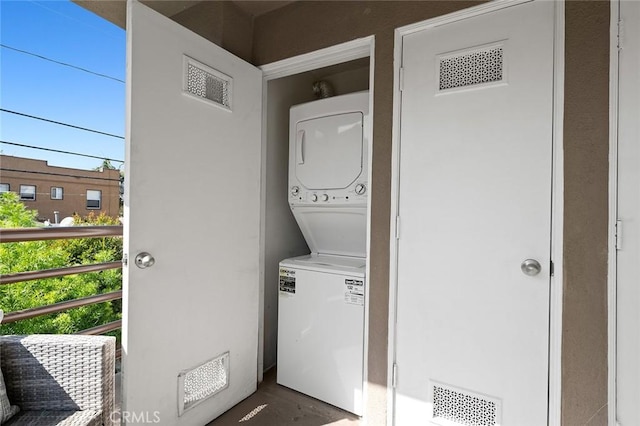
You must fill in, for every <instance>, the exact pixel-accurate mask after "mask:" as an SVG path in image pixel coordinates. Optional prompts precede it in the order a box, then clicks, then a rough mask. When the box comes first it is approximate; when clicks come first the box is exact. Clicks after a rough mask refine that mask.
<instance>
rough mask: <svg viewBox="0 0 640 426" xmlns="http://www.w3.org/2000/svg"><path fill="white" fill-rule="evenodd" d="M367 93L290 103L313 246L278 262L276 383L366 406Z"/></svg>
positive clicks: (301, 219)
mask: <svg viewBox="0 0 640 426" xmlns="http://www.w3.org/2000/svg"><path fill="white" fill-rule="evenodd" d="M368 104H369V94H368V92H358V93H352V94H348V95H342V96H335V97H331V98H326V99H322V100H318V101H314V102H309V103H306V104H302V105H297V106H293V107H292V108H291V110H290V122H289V126H290V130H289V206H290V207H291V211H292V212H293V215H294V217H295V219H296V221H297V223H298V226H299V227H300V230H301V231H302V234H303V236H304V238H305V240H306V242H307V244H308V245H309V249H310V250H311V253H310V254H308V255H305V256H299V257H294V258H291V259H286V260H283V261H282V262H280V273H279V276H280V283H279V298H278V303H279V305H278V372H277V382H278V383H279V384H281V385H284V386H287V387H289V388H292V389H295V390H297V391H299V392H302V393H305V394H307V395H309V396H312V397H314V398H317V399H319V400H322V401H325V402H327V403H329V404H332V405H335V406H337V407H339V408H342V409H344V410H347V411H350V412H352V413H355V414H358V415H362V410H363V401H362V393H363V378H364V377H363V374H364V373H363V371H364V362H363V360H364V357H363V354H364V300H365V285H366V277H365V266H366V233H367V199H368V191H367V189H368V188H367V185H368V181H367V179H368V150H369V141H368V138H367V131H366V127H367V126H369V116H368Z"/></svg>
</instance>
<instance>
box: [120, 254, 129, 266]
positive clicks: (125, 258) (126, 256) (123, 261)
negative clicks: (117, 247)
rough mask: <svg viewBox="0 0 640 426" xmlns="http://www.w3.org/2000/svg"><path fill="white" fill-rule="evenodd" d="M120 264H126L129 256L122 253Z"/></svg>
mask: <svg viewBox="0 0 640 426" xmlns="http://www.w3.org/2000/svg"><path fill="white" fill-rule="evenodd" d="M122 264H123V265H124V266H127V265H128V264H129V256H128V255H127V254H126V253H125V254H124V255H122Z"/></svg>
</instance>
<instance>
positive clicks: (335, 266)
mask: <svg viewBox="0 0 640 426" xmlns="http://www.w3.org/2000/svg"><path fill="white" fill-rule="evenodd" d="M366 266H367V260H366V259H365V258H363V257H348V256H333V255H324V254H314V253H312V254H306V255H304V256H297V257H292V258H289V259H285V260H283V261H281V262H280V267H281V268H290V269H304V270H307V271H315V272H324V273H327V274H338V275H351V276H355V277H360V278H364V276H365V271H366Z"/></svg>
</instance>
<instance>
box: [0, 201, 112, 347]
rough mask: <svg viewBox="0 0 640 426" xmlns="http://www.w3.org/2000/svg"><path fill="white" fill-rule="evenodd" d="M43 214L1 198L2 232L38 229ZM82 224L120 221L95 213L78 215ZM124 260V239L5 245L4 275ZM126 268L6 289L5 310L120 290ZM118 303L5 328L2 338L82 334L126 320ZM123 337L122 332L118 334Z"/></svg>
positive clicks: (0, 298)
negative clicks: (11, 229)
mask: <svg viewBox="0 0 640 426" xmlns="http://www.w3.org/2000/svg"><path fill="white" fill-rule="evenodd" d="M36 216H37V212H35V211H30V210H27V209H26V208H25V207H24V205H23V204H22V203H21V202H20V201H19V200H18V196H17V195H16V194H14V193H4V194H0V227H3V228H22V227H33V226H37V222H36V221H35V217H36ZM74 219H75V223H76V225H79V226H83V225H115V224H119V222H118V221H117V219H113V218H110V217H108V216H105V215H100V216H95V215H93V214H91V215H89V216H87V217H85V218H81V217H78V216H76V217H75V218H74ZM121 258H122V239H121V238H118V237H108V238H82V239H71V240H51V241H29V242H20V243H3V244H0V274H12V273H17V272H25V271H36V270H41V269H52V268H61V267H65V266H72V265H81V264H91V263H100V262H109V261H114V260H119V259H121ZM121 287H122V271H121V269H111V270H106V271H101V272H92V273H86V274H78V275H70V276H65V277H57V278H50V279H43V280H35V281H26V282H21V283H16V284H8V285H2V286H0V308H1V309H2V310H3V311H4V312H5V314H6V313H9V312H14V311H18V310H22V309H28V308H33V307H38V306H43V305H50V304H53V303H57V302H62V301H65V300H72V299H77V298H81V297H86V296H92V295H95V294H101V293H107V292H111V291H115V290H119V289H121ZM121 306H122V304H121V302H120V301H119V300H118V301H112V302H105V303H99V304H93V305H89V306H85V307H81V308H75V309H71V310H68V311H65V312H61V313H57V314H50V315H46V316H42V317H37V318H32V319H29V320H24V321H18V322H15V323H11V324H3V325H2V326H0V334H33V333H53V334H57V333H76V332H78V331H81V330H84V329H87V328H91V327H95V326H97V325H102V324H105V323H107V322H111V321H115V320H117V319H120V318H121V317H122V314H121V312H122V307H121ZM113 334H116V335H119V332H118V333H113Z"/></svg>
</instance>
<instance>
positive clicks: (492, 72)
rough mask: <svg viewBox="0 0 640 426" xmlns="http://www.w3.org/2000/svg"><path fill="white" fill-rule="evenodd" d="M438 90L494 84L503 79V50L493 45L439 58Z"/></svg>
mask: <svg viewBox="0 0 640 426" xmlns="http://www.w3.org/2000/svg"><path fill="white" fill-rule="evenodd" d="M439 59H440V61H439V89H440V90H448V89H455V88H459V87H468V86H475V85H478V84H484V83H496V82H501V81H503V78H504V50H503V46H502V45H497V46H496V45H493V46H491V47H483V48H478V49H474V50H467V51H464V52H458V53H456V54H450V55H447V56H442V57H440V58H439Z"/></svg>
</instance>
